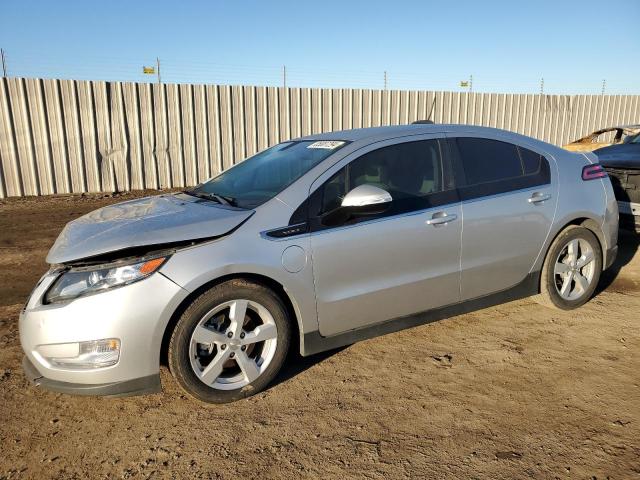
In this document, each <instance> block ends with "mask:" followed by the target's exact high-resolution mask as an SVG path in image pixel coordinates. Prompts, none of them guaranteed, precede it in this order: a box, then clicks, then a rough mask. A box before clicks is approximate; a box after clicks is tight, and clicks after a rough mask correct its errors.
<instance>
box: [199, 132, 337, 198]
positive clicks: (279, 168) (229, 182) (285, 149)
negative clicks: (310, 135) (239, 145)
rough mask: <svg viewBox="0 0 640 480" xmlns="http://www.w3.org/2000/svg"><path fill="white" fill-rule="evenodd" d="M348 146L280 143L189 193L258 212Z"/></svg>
mask: <svg viewBox="0 0 640 480" xmlns="http://www.w3.org/2000/svg"><path fill="white" fill-rule="evenodd" d="M345 143H346V142H341V141H312V140H307V141H297V142H284V143H280V144H278V145H276V146H274V147H271V148H269V149H267V150H264V151H262V152H260V153H258V154H256V155H254V156H253V157H250V158H248V159H246V160H245V161H243V162H241V163H239V164H238V165H236V166H234V167H233V168H230V169H229V170H227V171H225V172H223V173H221V174H220V175H218V176H217V177H215V178H213V179H211V180H209V181H208V182H206V183H203V184H201V185H198V186H197V187H195V188H194V189H193V190H190V191H187V193H190V194H192V195H197V196H201V197H205V198H210V199H211V200H214V201H219V202H220V203H228V204H231V205H234V206H237V207H240V208H255V207H257V206H258V205H261V204H262V203H264V202H266V201H267V200H269V199H271V198H273V197H275V196H276V195H277V194H278V193H280V192H281V191H282V190H284V189H285V188H286V187H288V186H289V185H291V184H292V183H293V182H295V181H296V180H297V179H298V178H300V177H301V176H302V175H304V174H305V173H307V172H308V171H309V170H311V169H312V168H313V167H315V166H316V165H317V164H319V163H320V162H321V161H322V160H324V159H325V158H327V157H328V156H329V155H331V154H332V153H334V152H335V151H336V150H338V149H339V148H341V147H342V146H344V145H345Z"/></svg>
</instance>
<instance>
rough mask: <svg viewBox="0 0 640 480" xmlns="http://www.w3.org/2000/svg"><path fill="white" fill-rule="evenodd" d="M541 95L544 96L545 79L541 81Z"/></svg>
mask: <svg viewBox="0 0 640 480" xmlns="http://www.w3.org/2000/svg"><path fill="white" fill-rule="evenodd" d="M540 95H544V78H541V79H540Z"/></svg>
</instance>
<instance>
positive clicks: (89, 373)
mask: <svg viewBox="0 0 640 480" xmlns="http://www.w3.org/2000/svg"><path fill="white" fill-rule="evenodd" d="M55 278H56V275H55V274H53V275H49V274H47V275H45V276H44V277H43V278H42V280H41V281H40V283H39V284H38V286H37V287H36V288H35V290H34V292H33V293H32V295H31V298H30V299H29V301H28V303H27V306H26V307H25V309H24V311H23V312H22V313H21V314H20V321H19V326H20V343H21V345H22V349H23V351H24V353H25V361H24V362H23V368H24V370H25V374H26V375H27V377H28V378H30V379H31V380H32V381H34V383H36V384H38V385H40V386H42V387H44V388H46V389H50V390H55V391H58V392H64V393H75V394H88V395H133V394H138V393H148V392H152V391H158V389H159V388H160V380H159V371H160V349H161V345H162V339H163V335H164V331H165V328H166V326H167V324H168V323H169V320H170V318H171V316H172V314H173V312H174V311H175V310H176V309H177V307H178V305H179V304H180V303H181V302H182V300H183V299H184V298H186V296H187V295H188V292H187V291H186V290H184V289H182V288H181V287H179V286H178V285H176V284H175V283H174V282H172V281H171V280H169V279H168V278H167V277H165V276H163V275H162V274H161V273H159V272H156V273H155V274H153V275H151V276H150V277H149V278H146V279H144V280H141V281H139V282H136V283H133V284H130V285H127V286H123V287H119V288H114V289H112V290H106V291H104V292H101V293H98V294H95V295H89V296H86V297H80V298H77V299H75V300H71V301H69V302H65V303H61V304H50V305H44V304H43V303H42V297H43V296H44V293H45V292H46V291H47V289H48V288H49V286H50V285H51V284H52V282H53V281H54V280H55ZM105 338H116V339H119V340H120V356H119V359H118V362H117V363H116V364H115V365H112V366H109V367H102V368H92V369H72V368H68V367H65V368H61V367H59V366H55V365H53V364H51V363H50V362H48V361H47V359H46V358H44V357H43V356H42V355H40V353H39V352H40V351H42V350H41V349H39V347H42V346H47V345H55V344H65V343H74V342H86V341H92V340H100V339H105Z"/></svg>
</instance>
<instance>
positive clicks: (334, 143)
mask: <svg viewBox="0 0 640 480" xmlns="http://www.w3.org/2000/svg"><path fill="white" fill-rule="evenodd" d="M342 145H344V142H342V141H340V140H321V141H318V142H313V143H312V144H311V145H308V146H307V148H324V149H325V150H333V149H334V148H338V147H341V146H342Z"/></svg>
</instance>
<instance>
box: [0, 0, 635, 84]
mask: <svg viewBox="0 0 640 480" xmlns="http://www.w3.org/2000/svg"><path fill="white" fill-rule="evenodd" d="M0 47H2V48H3V49H4V50H5V52H6V56H7V66H8V73H9V75H15V76H38V77H48V78H52V77H57V78H78V79H106V80H135V81H154V77H151V76H149V75H142V73H141V71H142V66H143V65H152V64H153V63H154V62H155V59H156V57H160V61H161V68H162V73H163V81H167V82H193V83H200V82H204V83H225V84H248V85H251V84H253V85H280V84H281V83H282V66H283V65H286V68H287V84H288V85H291V86H323V87H363V88H382V87H383V78H384V73H383V72H384V71H387V72H388V87H389V88H403V89H434V90H454V91H456V90H461V88H460V87H459V82H460V80H463V79H467V78H468V77H469V76H470V75H473V88H474V91H484V92H531V93H537V92H539V89H540V79H541V78H542V77H543V78H544V85H545V92H546V93H600V90H601V87H602V80H603V79H606V92H607V93H635V94H639V93H640V62H639V61H638V55H637V54H638V52H639V51H640V1H638V0H621V1H618V2H616V3H615V4H611V3H610V2H606V1H603V0H601V1H591V0H582V1H577V0H576V1H574V0H569V1H561V0H555V1H548V0H540V1H517V0H511V1H502V0H499V1H497V0H496V1H490V0H487V1H480V0H476V1H470V0H453V1H452V0H450V1H446V2H445V1H433V2H431V1H400V0H396V1H377V0H369V1H347V0H342V1H333V0H331V1H327V0H323V1H316V2H304V1H297V2H296V1H275V0H273V1H266V0H263V1H248V0H246V1H245V0H236V1H231V0H227V1H208V2H205V1H177V0H176V1H173V2H169V1H163V0H156V1H134V0H130V1H121V0H109V1H89V0H84V1H75V0H74V1H63V0H60V1H30V0H2V2H0Z"/></svg>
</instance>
